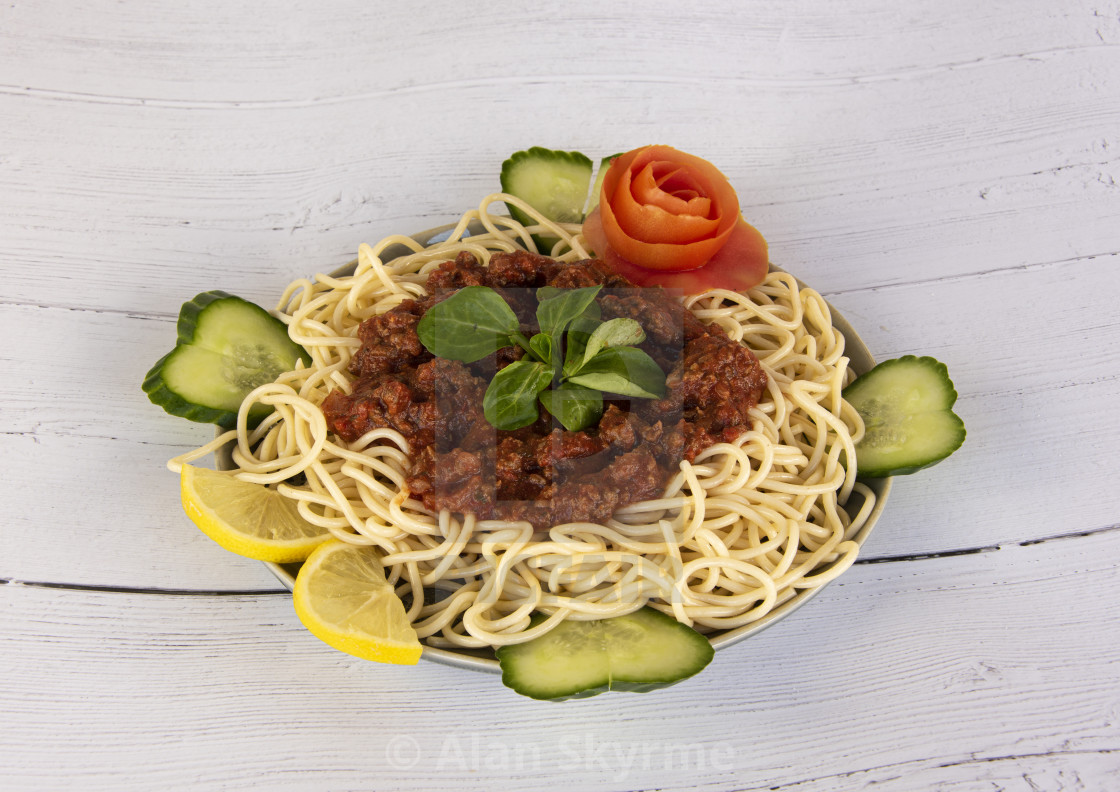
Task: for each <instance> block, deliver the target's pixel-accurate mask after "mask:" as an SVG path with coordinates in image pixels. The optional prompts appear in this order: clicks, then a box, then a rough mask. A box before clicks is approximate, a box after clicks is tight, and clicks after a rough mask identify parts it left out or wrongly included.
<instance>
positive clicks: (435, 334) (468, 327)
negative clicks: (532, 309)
mask: <svg viewBox="0 0 1120 792" xmlns="http://www.w3.org/2000/svg"><path fill="white" fill-rule="evenodd" d="M519 328H520V323H519V322H518V321H517V315H516V314H515V313H514V312H513V309H512V308H510V307H509V305H508V304H506V301H505V300H503V299H502V298H501V297H500V296H499V295H498V293H497V292H496V291H494V290H493V289H491V288H490V287H489V286H467V287H466V288H463V289H460V290H459V291H457V292H455V294H453V295H451V296H450V297H448V298H447V299H446V300H444V301H442V302H438V303H436V304H435V305H433V306H432V307H431V308H429V309H428V310H427V312H426V313H425V314H424V316H423V317H421V319H420V322H419V324H417V325H416V334H417V335H418V336H420V343H422V344H423V345H424V347H425V348H426V349H427V350H428V351H429V352H431V353H432V354H433V355H436V356H437V357H442V358H448V359H449V360H459V361H462V362H463V363H473V362H475V361H476V360H481V359H482V358H484V357H486V356H487V355H489V354H491V353H493V352H496V351H498V350H499V349H501V348H502V347H507V346H510V345H511V344H512V342H511V341H510V335H512V334H513V333H516V332H517V331H518V329H519Z"/></svg>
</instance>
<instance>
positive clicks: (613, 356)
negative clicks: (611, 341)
mask: <svg viewBox="0 0 1120 792" xmlns="http://www.w3.org/2000/svg"><path fill="white" fill-rule="evenodd" d="M568 381H569V382H571V383H573V384H575V385H583V386H584V387H585V388H594V389H595V390H601V391H606V392H608V393H618V394H621V395H623V396H637V397H639V398H643V399H660V398H663V397H664V396H665V372H663V371H662V370H661V367H660V366H658V365H657V363H656V362H655V361H654V359H653V358H651V357H650V356H649V355H647V354H646V353H645V352H643V351H642V350H640V349H638V348H637V347H610V348H609V349H604V350H603V351H602V352H600V353H599V354H598V355H596V356H595V357H593V358H591V360H589V361H588V362H587V363H585V364H584V365H583V366H581V367H580V370H579V372H578V373H577V374H576V375H575V376H573V377H569V378H568Z"/></svg>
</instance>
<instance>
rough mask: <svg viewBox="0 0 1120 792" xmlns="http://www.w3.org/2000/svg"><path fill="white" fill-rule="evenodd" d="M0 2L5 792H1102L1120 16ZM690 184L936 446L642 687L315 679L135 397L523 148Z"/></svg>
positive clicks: (1114, 542) (442, 215)
mask: <svg viewBox="0 0 1120 792" xmlns="http://www.w3.org/2000/svg"><path fill="white" fill-rule="evenodd" d="M470 5H471V8H470V10H469V11H468V10H467V4H462V3H453V2H446V1H441V2H430V3H423V4H403V3H402V4H396V5H390V4H382V3H376V2H368V0H367V1H366V2H351V1H349V0H347V1H345V2H334V3H312V2H307V1H306V0H303V1H301V2H289V3H285V4H282V5H281V4H273V3H265V2H261V0H247V2H243V3H227V2H217V0H191V2H177V3H170V2H157V3H143V4H140V3H110V2H107V0H101V1H100V2H95V1H93V0H87V1H86V2H82V1H81V0H72V1H71V2H68V3H66V2H61V0H39V1H38V2H34V3H31V2H26V1H25V0H15V2H9V3H5V4H2V5H0V119H2V123H0V266H2V268H3V276H4V277H3V280H2V281H0V339H2V340H3V344H2V349H0V362H2V364H3V365H2V371H3V376H2V377H0V403H2V405H3V408H2V412H0V452H2V457H0V458H2V463H0V464H2V465H3V473H4V475H3V484H2V485H0V507H2V508H0V515H2V517H0V550H2V552H0V583H3V584H5V585H0V634H2V636H3V651H2V652H0V772H2V776H0V777H2V778H3V784H2V785H3V787H4V788H5V789H9V788H10V789H16V790H53V789H61V788H69V787H71V786H81V787H82V788H84V789H91V790H148V789H192V790H193V789H258V788H259V789H269V790H319V789H329V790H346V789H398V788H399V789H436V790H461V789H487V790H492V789H541V788H565V789H595V790H638V789H694V788H695V789H710V790H716V789H719V790H724V789H737V790H770V789H774V790H782V791H783V792H793V791H796V792H817V791H818V790H819V791H821V792H824V791H825V790H848V789H864V788H875V789H885V790H892V791H894V790H904V791H909V790H925V789H936V790H954V791H955V790H989V789H1005V790H1074V789H1077V790H1116V789H1120V617H1118V616H1117V609H1116V604H1117V601H1118V598H1120V571H1118V561H1117V558H1118V554H1120V486H1118V485H1117V478H1118V477H1117V472H1116V471H1117V467H1118V463H1120V451H1118V449H1120V422H1118V421H1117V419H1116V414H1117V412H1116V411H1117V404H1120V319H1118V318H1117V315H1118V313H1120V272H1118V267H1120V185H1118V181H1120V4H1118V3H1117V2H1114V1H1113V2H1105V1H1104V0H1102V1H1101V2H1092V1H1091V0H1072V2H1065V3H1060V4H1058V3H1053V2H1049V1H1048V2H1041V1H1040V0H1021V1H1019V2H1011V1H1010V0H1005V1H1004V2H988V3H983V4H977V3H974V2H972V0H946V2H943V3H939V4H932V3H919V2H914V1H913V0H893V1H891V2H887V1H886V0H882V1H880V0H844V1H843V2H836V3H830V4H825V3H812V2H807V0H797V1H795V2H774V1H772V0H761V1H759V2H753V1H752V2H745V3H740V2H730V1H726V2H709V3H705V4H700V5H697V6H696V7H692V6H689V5H687V4H681V3H678V2H664V1H663V0H659V1H658V2H627V3H603V2H589V1H588V0H576V1H575V2H568V3H565V4H563V5H556V6H555V7H553V6H549V5H548V4H544V5H542V4H531V5H526V6H523V7H521V6H517V7H510V5H511V4H507V3H498V2H493V1H492V0H487V2H480V3H475V4H470ZM650 142H664V143H668V144H670V145H675V146H677V147H678V148H681V149H684V150H687V151H691V152H694V153H697V154H700V155H702V156H705V157H707V158H709V159H711V160H713V161H714V162H716V163H717V164H718V165H719V166H720V167H721V168H722V169H723V170H724V171H725V172H726V173H727V174H728V175H729V176H730V177H731V179H732V181H733V183H734V184H735V185H736V187H737V188H738V190H739V194H740V196H741V199H742V202H743V205H744V211H745V212H746V214H747V216H748V217H749V218H750V219H751V220H752V222H754V223H755V225H757V226H758V227H759V228H760V229H762V231H763V232H764V233H765V234H766V236H767V237H768V239H769V240H770V243H771V250H772V258H773V259H774V261H776V262H777V263H780V264H782V265H783V266H785V267H786V268H788V269H790V270H792V271H794V272H795V273H797V274H798V275H799V276H800V277H801V278H802V279H804V280H805V281H807V282H809V283H811V284H813V285H814V286H816V287H818V288H819V289H821V290H822V291H823V292H825V294H826V296H828V297H829V299H830V300H831V301H832V302H833V303H834V304H835V305H836V306H837V307H838V308H839V309H840V310H841V311H843V312H844V313H845V315H846V316H847V317H848V319H849V320H850V321H851V322H852V323H853V324H854V325H855V326H856V327H858V328H859V329H860V331H861V334H862V335H863V337H864V340H865V341H866V342H867V343H868V345H869V346H870V348H871V349H872V351H873V353H874V354H875V355H876V356H877V357H880V358H887V357H892V356H896V355H900V354H905V353H908V352H914V353H922V354H932V355H935V356H937V357H938V358H940V359H941V360H943V361H945V362H946V363H947V364H948V365H949V368H950V371H951V372H952V373H953V376H954V380H955V382H956V385H957V389H958V391H959V392H960V394H961V399H960V402H959V412H960V413H961V415H962V416H963V417H964V419H965V421H966V424H967V425H968V429H969V439H968V442H967V443H966V445H965V446H964V448H963V449H962V450H961V451H960V452H958V453H957V454H956V455H955V456H954V457H952V458H951V459H950V460H949V461H947V462H945V463H943V464H942V465H940V466H938V467H935V468H933V469H931V470H928V471H925V472H923V473H922V474H920V475H918V476H914V477H912V478H910V479H903V480H898V481H897V482H896V485H895V489H894V494H893V496H892V499H891V502H890V506H889V508H888V510H887V513H886V515H885V517H884V519H883V521H882V522H881V523H880V524H879V526H878V527H877V529H876V531H875V533H874V534H873V535H872V537H871V540H870V542H869V543H868V545H867V547H866V549H865V554H864V556H865V560H864V561H863V562H862V563H860V564H858V565H857V566H856V567H854V568H853V569H852V570H851V571H850V572H849V573H848V574H847V575H845V576H844V577H843V578H841V580H840V581H838V582H837V583H836V584H834V585H833V586H831V587H829V588H828V589H826V591H824V592H823V593H822V594H821V595H820V596H819V597H818V598H817V599H816V600H814V601H813V603H811V604H810V605H809V606H807V607H806V608H804V609H803V610H801V611H800V612H798V613H797V614H795V615H794V616H793V617H791V618H789V619H788V620H786V621H784V622H782V623H780V624H779V625H777V626H775V627H773V628H771V629H770V630H768V631H766V632H765V633H763V634H761V635H759V636H756V637H754V638H752V639H750V640H749V641H747V642H745V643H743V644H740V645H738V646H736V647H733V648H731V649H728V650H727V651H724V652H721V653H719V655H717V657H716V660H715V661H714V662H713V664H712V666H711V667H710V668H709V669H707V670H706V671H705V672H704V673H703V674H702V675H700V676H699V677H697V678H695V679H693V680H689V681H688V682H686V683H684V684H682V685H679V686H677V687H674V688H671V689H668V690H665V691H660V692H656V693H652V694H648V695H645V696H634V695H622V694H615V695H608V696H600V697H598V698H595V699H590V700H587V701H582V702H572V703H568V704H561V705H547V704H541V703H536V702H532V701H530V700H527V699H523V698H520V697H518V696H516V695H514V694H513V693H511V692H510V691H508V690H506V689H505V688H503V687H502V686H501V685H500V684H499V683H498V681H497V679H496V678H494V677H492V676H487V675H481V674H476V673H471V672H467V671H463V670H458V669H452V668H447V667H444V666H440V665H435V664H432V663H421V665H420V666H418V667H415V668H391V667H382V666H377V665H372V664H367V663H363V662H361V661H357V660H352V659H351V658H349V657H347V656H345V655H341V654H338V653H336V652H334V651H333V650H330V649H329V648H327V647H325V646H324V645H322V644H320V643H318V642H317V641H316V640H315V639H314V638H313V637H311V636H310V635H309V634H307V633H306V632H305V631H303V630H302V628H301V627H300V626H299V624H298V622H297V620H296V619H295V616H294V614H293V613H292V611H291V607H290V603H289V599H288V597H287V596H286V593H285V592H283V591H282V590H281V589H280V587H279V585H278V584H277V583H276V582H275V580H274V579H273V578H272V576H271V575H270V574H269V573H268V572H267V570H265V569H264V568H263V567H262V566H261V565H259V564H256V563H254V562H250V561H245V560H242V559H239V558H236V557H233V556H231V555H229V554H227V553H225V552H224V551H222V550H220V549H219V548H217V547H216V546H215V545H213V544H212V543H211V542H210V541H209V540H208V539H206V538H205V537H203V536H202V535H201V534H200V533H198V531H197V530H196V529H195V528H194V527H193V526H192V525H191V524H190V523H189V521H188V520H187V519H186V518H185V517H184V516H183V515H182V513H181V511H180V509H179V506H178V503H177V501H178V495H177V487H176V481H175V479H174V477H173V476H171V475H170V474H169V473H167V472H166V470H165V469H164V467H163V463H164V461H165V460H166V458H167V457H169V456H171V455H173V454H175V453H178V452H179V451H181V450H183V449H184V448H187V447H189V446H192V445H194V444H196V443H198V442H201V441H203V440H205V439H207V437H208V436H209V432H208V430H207V429H206V428H205V427H203V426H196V425H191V424H187V423H185V422H181V421H177V420H175V419H172V418H169V417H167V416H166V415H164V414H163V413H162V411H160V410H158V409H157V408H155V407H153V406H152V405H150V404H149V403H148V402H147V400H146V398H145V397H144V395H143V394H142V393H141V391H140V388H139V383H140V380H141V378H142V376H143V374H144V372H145V371H146V369H147V368H148V367H149V366H150V364H151V363H152V362H154V361H155V359H156V358H158V357H159V356H160V355H161V354H163V352H165V351H166V350H167V348H169V346H170V344H171V343H172V341H173V325H174V318H175V315H176V313H177V310H178V306H179V304H180V303H181V302H183V301H184V300H185V299H188V298H189V297H191V296H193V295H194V294H195V293H197V292H198V291H201V290H204V289H209V288H225V289H227V290H229V291H233V292H236V293H239V294H242V295H243V296H245V297H248V298H251V299H254V300H257V301H259V302H261V303H264V304H266V305H270V304H271V303H272V302H273V301H274V300H275V299H276V296H277V294H278V292H279V290H280V289H281V288H282V287H283V285H284V284H286V283H287V282H288V280H290V279H291V278H293V277H295V276H301V275H305V274H309V273H313V272H315V271H320V270H327V269H330V268H333V267H335V266H337V265H338V264H340V263H342V262H344V261H346V260H348V259H349V258H350V257H352V256H353V255H354V251H355V250H356V248H357V245H358V244H359V243H360V242H362V241H372V240H375V239H377V238H379V237H381V236H383V235H385V234H387V233H392V232H402V231H403V232H409V231H416V230H419V229H422V228H427V227H430V226H433V225H436V224H439V223H443V222H447V221H448V220H450V219H452V218H453V217H454V216H456V215H457V214H458V213H459V212H460V211H461V210H463V209H464V208H466V207H468V206H471V205H473V204H474V203H476V202H477V201H478V199H479V198H480V197H481V196H482V195H484V194H485V193H488V192H490V191H492V190H494V189H496V187H497V169H498V166H499V165H500V163H501V161H502V160H503V159H504V158H505V157H506V156H507V155H508V154H509V153H510V152H512V151H515V150H517V149H520V148H525V147H527V146H530V145H546V146H552V147H557V148H577V149H580V150H583V151H585V152H587V153H589V154H592V155H601V154H606V153H612V152H614V151H618V150H623V149H626V148H630V147H632V146H637V145H641V144H644V143H650Z"/></svg>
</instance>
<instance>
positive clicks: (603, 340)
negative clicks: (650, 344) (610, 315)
mask: <svg viewBox="0 0 1120 792" xmlns="http://www.w3.org/2000/svg"><path fill="white" fill-rule="evenodd" d="M645 339H646V331H645V330H643V329H642V326H641V325H640V324H638V323H637V322H636V321H634V320H633V319H624V318H618V319H611V320H610V321H609V322H603V323H602V324H601V325H599V326H598V327H596V328H595V332H593V333H592V334H591V337H590V338H589V339H587V346H586V347H585V348H584V350H583V358H582V363H584V364H585V363H587V361H589V360H591V358H593V357H595V356H596V355H597V354H599V350H601V349H605V348H608V347H622V346H634V345H635V344H640V343H642V342H643V341H645Z"/></svg>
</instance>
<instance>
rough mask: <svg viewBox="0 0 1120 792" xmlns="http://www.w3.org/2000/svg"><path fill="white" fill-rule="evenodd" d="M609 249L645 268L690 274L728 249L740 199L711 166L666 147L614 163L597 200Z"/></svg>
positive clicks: (634, 153)
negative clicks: (719, 252) (724, 249)
mask: <svg viewBox="0 0 1120 792" xmlns="http://www.w3.org/2000/svg"><path fill="white" fill-rule="evenodd" d="M599 208H600V211H601V213H602V217H603V230H604V231H605V232H606V234H607V242H608V243H609V244H610V246H611V247H612V248H614V249H615V251H617V252H618V254H619V255H620V256H622V257H623V258H624V259H627V260H628V261H631V262H634V263H635V264H638V265H639V266H642V267H646V268H647V269H657V270H690V269H696V268H697V267H699V266H701V265H703V264H704V262H706V261H708V260H709V259H711V258H712V256H714V255H715V254H716V252H717V251H718V250H719V249H720V248H721V247H723V245H724V243H725V242H727V238H728V237H729V236H730V235H731V231H732V229H733V228H734V227H735V224H736V222H737V221H738V220H739V197H738V196H737V195H736V194H735V190H734V189H733V188H732V187H731V185H730V184H729V183H728V181H727V178H726V177H725V176H724V175H723V174H722V173H720V172H719V171H718V170H716V168H715V166H714V165H712V164H711V163H710V162H707V161H706V160H702V159H700V158H699V157H694V156H692V155H691V154H685V153H684V152H683V151H677V150H676V149H674V148H670V147H669V146H645V147H643V148H639V149H634V150H633V151H630V152H627V153H626V154H623V155H622V156H620V157H617V158H616V159H615V160H614V161H613V162H612V163H611V167H610V169H609V170H608V171H607V175H606V177H605V178H604V179H603V187H602V191H601V193H600V197H599Z"/></svg>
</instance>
